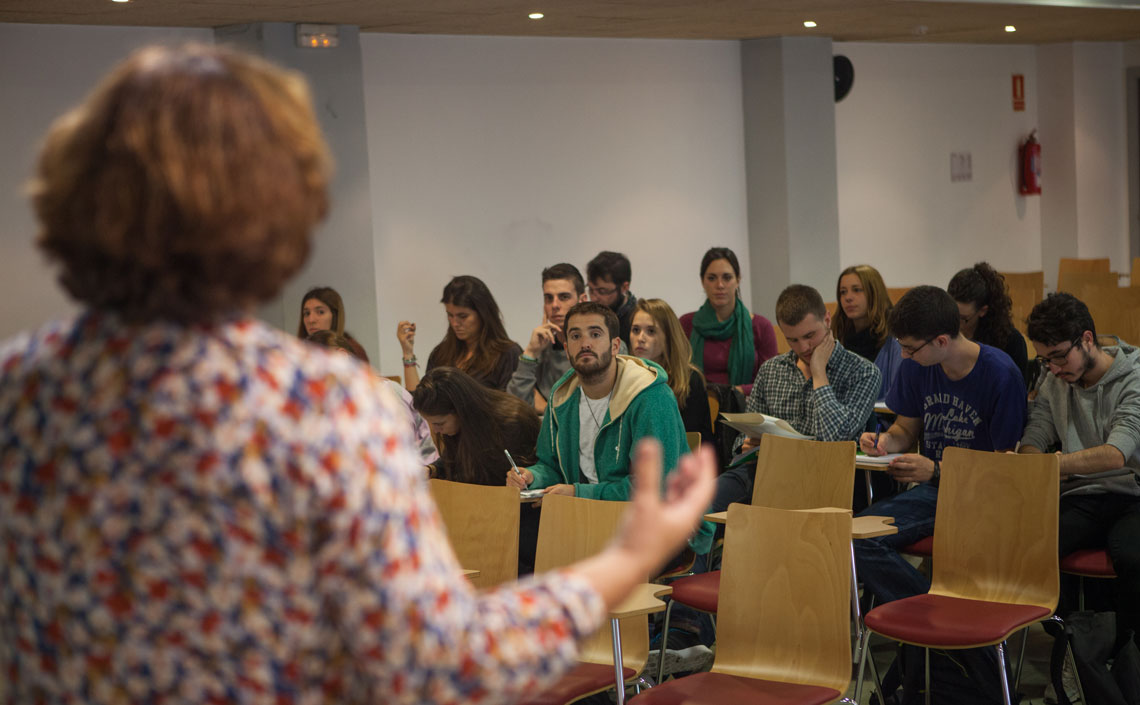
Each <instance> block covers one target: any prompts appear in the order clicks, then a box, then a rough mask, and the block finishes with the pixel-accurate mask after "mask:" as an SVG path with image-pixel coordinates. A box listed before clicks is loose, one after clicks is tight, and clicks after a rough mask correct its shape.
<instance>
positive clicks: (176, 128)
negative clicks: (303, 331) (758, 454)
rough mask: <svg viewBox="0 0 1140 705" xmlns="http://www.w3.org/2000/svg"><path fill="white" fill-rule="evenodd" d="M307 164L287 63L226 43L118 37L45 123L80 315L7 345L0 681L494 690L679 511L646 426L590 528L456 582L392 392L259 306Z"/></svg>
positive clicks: (170, 690)
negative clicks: (130, 48) (610, 529)
mask: <svg viewBox="0 0 1140 705" xmlns="http://www.w3.org/2000/svg"><path fill="white" fill-rule="evenodd" d="M329 173H330V159H329V155H328V152H327V148H326V146H325V143H324V140H323V139H322V138H321V134H320V130H319V128H318V126H317V121H316V118H315V116H314V115H313V111H312V106H311V102H310V99H309V93H308V89H307V87H306V85H305V82H304V81H303V80H302V79H301V78H299V77H298V76H297V75H296V74H294V73H292V72H288V71H285V70H282V69H280V68H277V67H275V66H272V65H271V64H269V63H267V62H265V61H263V60H261V59H258V58H256V57H252V56H247V55H244V54H240V53H238V52H236V51H233V50H229V49H225V48H221V47H214V46H202V45H190V46H184V47H178V48H170V47H149V48H145V49H142V50H139V51H137V52H135V53H134V54H132V55H131V56H130V58H128V59H127V60H126V61H124V62H123V63H122V64H120V65H119V66H118V67H117V68H116V69H115V70H114V71H113V72H112V73H111V74H110V75H109V76H108V77H107V78H106V79H104V81H103V82H102V83H100V84H99V85H98V86H97V87H96V88H95V90H94V91H93V92H92V94H91V95H90V96H89V97H88V98H87V99H86V100H84V102H83V103H82V104H80V105H79V106H78V107H77V108H75V109H74V110H72V111H71V112H69V113H68V114H67V115H65V116H64V117H63V118H61V119H60V120H59V121H57V122H56V123H55V124H54V125H53V126H52V128H51V130H50V132H49V133H48V135H47V138H46V141H45V144H44V147H43V151H42V153H41V156H40V160H39V163H38V165H37V168H36V173H35V177H34V180H33V183H32V202H33V207H34V210H35V213H36V217H37V219H38V221H39V240H38V242H39V245H40V247H41V249H42V250H43V251H44V252H45V253H46V254H47V255H48V257H49V258H50V259H51V260H52V261H53V263H54V264H56V265H58V266H59V269H60V280H61V282H62V283H63V285H64V286H65V288H66V289H67V291H68V292H69V293H70V294H71V295H72V296H73V297H74V298H75V299H77V300H78V301H79V302H80V303H81V304H82V306H83V311H82V312H81V313H80V314H79V315H78V316H77V317H75V318H73V319H70V320H66V321H62V322H59V323H54V324H49V325H46V326H44V327H43V328H41V329H40V330H38V331H34V332H32V333H29V334H25V335H23V336H21V337H19V338H17V339H15V340H12V341H8V342H7V343H5V344H4V345H0V370H3V374H0V418H2V419H4V420H5V421H4V423H3V424H0V448H3V449H4V450H3V453H2V454H0V535H2V536H3V537H4V550H5V555H4V560H3V562H2V563H0V613H2V614H4V615H5V618H4V622H3V627H2V628H0V673H3V674H4V679H5V682H4V688H5V694H6V696H7V697H8V699H10V700H12V701H14V702H39V701H45V702H46V701H51V702H66V701H75V702H80V701H82V702H86V703H93V704H101V703H117V702H122V701H124V700H148V701H149V700H186V701H192V702H206V701H213V700H216V701H219V702H220V701H226V702H231V701H236V702H253V701H260V700H266V699H270V700H273V699H276V700H290V701H294V700H295V701H303V702H311V703H334V702H355V701H360V700H363V699H372V700H376V701H377V702H392V701H396V700H398V701H399V702H412V701H416V702H422V701H428V700H433V701H436V700H438V701H448V702H460V701H465V700H469V699H470V697H471V694H472V693H484V694H486V695H487V697H488V698H489V699H493V700H509V699H511V698H514V697H518V696H519V695H520V694H522V693H525V692H532V691H534V690H535V689H536V688H538V687H539V685H540V684H541V683H548V682H551V681H552V680H554V679H557V678H558V677H559V676H560V675H561V674H562V673H563V672H565V670H566V669H567V668H568V667H569V666H570V665H571V664H572V663H573V659H574V651H575V642H576V640H577V639H579V638H581V637H583V636H585V635H586V634H588V633H590V632H592V631H593V630H594V629H596V628H597V627H598V626H599V625H600V624H601V623H602V622H603V620H604V619H605V616H606V614H607V610H608V609H611V608H612V607H613V606H615V605H616V604H617V603H618V602H620V601H621V599H623V598H624V597H625V594H626V593H628V592H629V591H630V590H631V589H632V588H633V587H634V586H635V585H636V584H637V583H640V582H642V581H644V579H645V576H646V575H651V574H652V573H653V571H654V570H655V569H656V568H657V567H659V566H660V565H661V564H662V563H664V561H665V560H666V559H667V558H668V557H669V556H671V555H673V554H674V553H675V552H676V551H677V550H678V549H679V548H680V547H681V546H682V545H683V544H684V542H685V539H686V538H687V537H688V535H689V534H690V533H691V532H692V531H693V529H694V528H696V525H697V521H698V519H699V517H700V515H701V513H702V512H703V511H704V508H705V507H706V506H707V505H708V502H709V500H710V499H711V497H712V486H713V475H714V472H715V471H714V468H713V461H712V459H711V457H709V455H708V454H704V455H703V456H702V457H701V458H700V460H699V461H698V460H694V459H691V458H687V459H686V460H685V461H682V464H681V466H680V467H679V468H678V469H677V470H676V471H675V472H673V473H671V475H670V477H669V483H668V484H669V488H668V494H667V495H662V494H661V492H660V484H661V482H660V478H661V473H660V470H661V454H660V450H659V449H657V450H655V449H654V448H653V447H652V446H651V445H650V444H644V445H643V446H642V447H641V448H640V450H639V455H638V458H637V459H636V460H635V465H636V466H637V468H636V472H635V473H634V477H635V478H636V479H637V481H638V489H639V491H638V492H636V493H635V494H634V497H633V501H632V503H631V505H632V506H631V510H630V513H629V516H628V520H627V521H626V523H625V524H624V525H623V528H622V530H621V531H620V533H619V535H618V536H617V537H615V539H614V540H613V542H612V543H611V544H610V546H609V547H608V548H607V549H604V550H603V551H602V552H601V553H599V554H597V555H595V556H594V557H592V558H588V559H586V560H584V561H581V562H579V563H577V564H575V565H573V566H569V567H568V568H566V569H565V570H563V571H557V572H552V573H549V574H546V575H543V576H539V577H537V578H535V579H533V580H531V581H529V582H527V583H525V584H519V585H510V586H505V587H503V588H501V589H499V590H497V591H495V592H491V593H484V594H477V593H476V592H475V591H474V589H473V588H472V586H471V585H470V584H469V583H468V582H467V581H466V580H464V578H463V576H462V573H461V571H460V568H459V566H458V565H457V563H456V560H455V555H454V553H453V552H452V551H451V549H450V547H449V546H448V543H447V538H446V536H445V534H444V532H443V530H442V526H441V523H440V519H439V516H438V513H437V512H436V510H435V507H434V505H433V504H432V502H431V498H430V496H429V494H428V491H427V487H426V486H425V483H424V481H423V465H422V464H421V463H420V462H419V460H418V455H417V454H416V452H415V449H414V448H413V446H412V442H411V435H410V433H409V432H408V429H407V423H406V421H405V419H404V414H403V412H402V410H401V409H400V408H399V407H398V406H397V402H396V401H395V399H394V397H393V396H392V395H391V394H390V393H389V392H388V391H387V390H385V389H384V388H383V387H381V386H380V384H379V383H378V382H377V380H376V378H375V376H374V375H373V374H372V373H371V372H369V371H368V370H366V369H365V368H364V367H363V366H362V365H360V364H359V363H358V362H356V361H354V360H350V359H348V357H347V356H345V355H329V354H326V353H324V352H322V351H319V350H316V349H314V348H313V346H312V345H311V344H309V343H305V342H303V341H301V340H298V339H297V338H296V337H295V336H292V335H288V334H286V333H283V332H281V331H279V330H276V329H275V328H273V327H271V326H269V325H266V324H264V323H262V322H259V321H257V320H255V319H254V318H252V312H253V311H255V310H256V308H257V306H258V305H259V304H261V303H263V302H265V301H268V300H270V299H272V298H274V297H275V296H277V295H278V293H279V292H280V290H281V288H282V286H283V285H284V283H285V281H286V280H287V279H288V278H289V277H290V276H292V275H293V274H294V273H296V272H297V271H298V270H299V269H300V268H301V266H302V265H303V264H304V262H305V259H306V257H307V255H308V253H309V248H310V238H311V234H312V230H313V228H314V226H315V225H316V224H317V222H318V221H319V220H320V219H321V218H322V217H323V216H324V214H325V211H326V210H327V206H328V196H327V185H328V180H329ZM663 496H665V497H666V499H662V497H663ZM493 643H500V644H510V645H511V648H509V649H494V648H489V647H488V645H489V644H493ZM61 674H62V675H61Z"/></svg>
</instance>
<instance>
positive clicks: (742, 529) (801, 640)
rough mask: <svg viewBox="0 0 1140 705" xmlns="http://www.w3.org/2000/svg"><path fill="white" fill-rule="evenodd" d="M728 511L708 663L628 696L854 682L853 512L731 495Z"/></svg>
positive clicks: (827, 694)
mask: <svg viewBox="0 0 1140 705" xmlns="http://www.w3.org/2000/svg"><path fill="white" fill-rule="evenodd" d="M848 494H850V490H849V491H848ZM728 516H729V521H728V525H727V528H726V532H725V549H724V570H723V577H722V586H721V598H720V615H721V619H720V622H721V625H720V628H719V633H718V638H717V651H716V659H715V661H714V662H713V666H712V670H711V671H710V672H709V673H699V674H696V675H692V676H688V677H686V678H679V679H674V680H671V681H669V682H668V683H663V684H661V685H658V686H657V687H656V688H653V689H651V690H648V691H646V692H644V693H642V694H641V695H639V696H638V697H637V698H635V699H634V702H635V703H637V704H638V705H654V703H658V704H664V703H669V704H672V703H691V704H692V705H699V704H705V703H707V704H708V705H714V704H715V705H721V704H722V703H733V705H737V704H739V705H748V704H749V703H787V704H791V703H810V704H822V703H830V702H835V701H836V700H838V699H839V698H841V697H842V695H843V693H844V691H846V690H847V687H848V685H850V682H851V629H850V622H849V621H848V611H847V610H848V596H849V594H850V592H849V591H850V584H851V562H850V560H851V558H850V554H849V552H848V542H849V541H850V536H851V512H850V511H848V510H843V509H825V510H818V511H785V510H780V509H772V508H768V507H749V506H745V505H742V504H734V505H732V506H730V507H729V508H728Z"/></svg>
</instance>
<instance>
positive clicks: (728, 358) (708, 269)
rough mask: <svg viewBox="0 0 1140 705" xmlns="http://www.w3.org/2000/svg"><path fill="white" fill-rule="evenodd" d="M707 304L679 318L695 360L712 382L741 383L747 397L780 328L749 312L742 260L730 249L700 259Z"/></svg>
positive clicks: (714, 250) (770, 354)
mask: <svg viewBox="0 0 1140 705" xmlns="http://www.w3.org/2000/svg"><path fill="white" fill-rule="evenodd" d="M701 286H703V287H704V289H705V296H706V299H705V303H704V304H703V305H702V306H701V307H700V308H699V309H698V310H696V311H694V312H693V313H686V314H685V315H684V316H681V327H682V328H684V330H685V334H686V335H688V336H689V342H690V343H691V344H692V346H693V364H694V365H695V366H696V367H697V369H699V370H700V371H701V372H704V374H705V378H706V379H707V380H708V381H709V382H711V383H713V384H731V385H732V386H734V387H739V388H740V390H741V391H742V392H744V394H745V396H747V395H748V394H749V393H750V392H751V391H752V380H753V379H755V378H756V370H758V369H759V368H760V364H761V363H763V362H764V361H765V360H767V359H768V358H770V357H773V356H775V354H776V330H775V328H773V327H772V323H771V322H770V321H769V320H768V319H767V318H764V317H763V316H759V315H755V314H749V312H748V307H747V306H745V305H744V302H743V301H741V300H740V262H739V261H738V260H737V259H736V254H735V253H734V252H733V251H732V250H730V249H728V248H727V247H714V248H712V249H711V250H709V251H708V252H706V253H705V256H704V257H703V258H702V259H701Z"/></svg>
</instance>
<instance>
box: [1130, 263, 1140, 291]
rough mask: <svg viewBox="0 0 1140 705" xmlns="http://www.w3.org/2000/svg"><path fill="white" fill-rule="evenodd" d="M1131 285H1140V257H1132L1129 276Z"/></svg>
mask: <svg viewBox="0 0 1140 705" xmlns="http://www.w3.org/2000/svg"><path fill="white" fill-rule="evenodd" d="M1128 283H1129V284H1130V285H1131V286H1140V257H1133V258H1132V271H1131V272H1130V276H1129V277H1128Z"/></svg>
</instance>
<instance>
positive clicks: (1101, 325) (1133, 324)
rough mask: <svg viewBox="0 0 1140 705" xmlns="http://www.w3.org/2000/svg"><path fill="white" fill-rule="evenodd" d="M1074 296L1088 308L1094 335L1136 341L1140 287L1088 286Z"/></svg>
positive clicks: (1139, 335)
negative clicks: (1094, 324)
mask: <svg viewBox="0 0 1140 705" xmlns="http://www.w3.org/2000/svg"><path fill="white" fill-rule="evenodd" d="M1078 298H1080V299H1081V301H1083V302H1084V303H1085V305H1086V306H1088V307H1089V313H1090V314H1092V317H1093V320H1094V321H1096V331H1097V334H1098V335H1114V336H1116V337H1118V338H1120V339H1121V340H1123V341H1125V342H1127V343H1132V344H1134V345H1135V344H1137V343H1140V286H1124V287H1121V286H1113V287H1088V288H1085V289H1084V290H1083V291H1082V292H1081V294H1080V295H1078Z"/></svg>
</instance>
